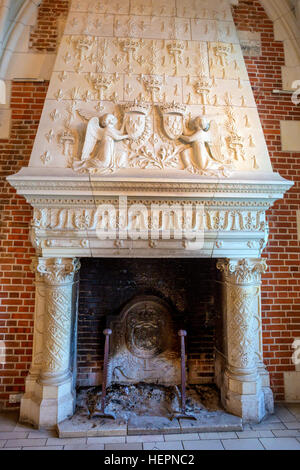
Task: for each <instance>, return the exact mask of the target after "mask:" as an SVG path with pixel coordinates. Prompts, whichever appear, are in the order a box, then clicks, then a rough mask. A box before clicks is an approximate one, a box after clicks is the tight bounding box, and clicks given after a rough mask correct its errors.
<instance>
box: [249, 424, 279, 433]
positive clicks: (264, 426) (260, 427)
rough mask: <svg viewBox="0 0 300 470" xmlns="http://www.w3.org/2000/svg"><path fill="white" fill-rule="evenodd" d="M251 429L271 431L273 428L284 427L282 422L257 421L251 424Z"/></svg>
mask: <svg viewBox="0 0 300 470" xmlns="http://www.w3.org/2000/svg"><path fill="white" fill-rule="evenodd" d="M251 429H252V431H273V430H274V429H286V427H285V425H284V424H283V423H258V424H252V425H251Z"/></svg>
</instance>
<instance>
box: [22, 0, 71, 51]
mask: <svg viewBox="0 0 300 470" xmlns="http://www.w3.org/2000/svg"><path fill="white" fill-rule="evenodd" d="M68 9H69V0H43V1H42V3H41V6H40V7H39V12H38V19H37V24H36V26H35V28H34V29H33V31H32V32H31V35H30V48H31V49H33V50H35V51H39V52H55V51H56V49H57V39H58V26H59V25H58V22H59V20H60V19H64V18H66V16H67V13H68Z"/></svg>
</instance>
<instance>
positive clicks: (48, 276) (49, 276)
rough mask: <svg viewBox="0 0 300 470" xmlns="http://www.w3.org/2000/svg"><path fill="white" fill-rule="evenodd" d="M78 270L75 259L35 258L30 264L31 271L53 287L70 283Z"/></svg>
mask: <svg viewBox="0 0 300 470" xmlns="http://www.w3.org/2000/svg"><path fill="white" fill-rule="evenodd" d="M79 269H80V262H79V260H78V259H76V258H50V259H46V258H35V259H34V260H33V262H32V270H33V271H35V272H36V273H37V274H38V275H39V276H40V278H43V277H44V278H45V280H46V281H47V283H49V284H53V285H56V284H67V283H72V282H73V281H74V275H75V274H76V272H77V271H79Z"/></svg>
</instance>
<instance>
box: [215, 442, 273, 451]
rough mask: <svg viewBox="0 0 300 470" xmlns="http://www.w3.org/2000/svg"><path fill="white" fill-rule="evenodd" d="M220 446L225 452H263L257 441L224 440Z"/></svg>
mask: <svg viewBox="0 0 300 470" xmlns="http://www.w3.org/2000/svg"><path fill="white" fill-rule="evenodd" d="M222 444H223V446H224V447H225V449H226V450H264V448H263V446H262V444H261V442H260V441H259V440H258V439H224V440H222Z"/></svg>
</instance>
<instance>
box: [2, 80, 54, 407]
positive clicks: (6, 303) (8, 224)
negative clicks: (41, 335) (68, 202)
mask: <svg viewBox="0 0 300 470" xmlns="http://www.w3.org/2000/svg"><path fill="white" fill-rule="evenodd" d="M47 89H48V83H30V82H26V83H13V84H12V92H11V108H12V123H11V135H10V139H8V140H0V161H1V170H2V174H3V176H4V177H5V176H8V175H10V174H13V173H16V172H17V171H19V170H20V168H21V167H22V166H26V165H28V162H29V157H30V154H31V150H32V145H33V142H34V138H35V135H36V131H37V127H38V124H39V120H40V116H41V111H42V108H43V103H44V100H45V97H46V93H47ZM0 194H1V200H0V214H1V219H0V407H1V403H2V404H3V403H6V404H7V402H8V397H9V395H10V394H11V393H20V392H22V391H23V390H24V377H25V376H26V375H27V372H28V369H29V367H30V363H31V355H32V332H33V311H34V283H33V274H32V273H31V272H30V263H31V258H32V256H33V255H34V249H33V248H32V246H31V243H30V241H29V225H30V220H31V218H32V210H31V207H30V206H29V205H28V204H27V203H26V202H25V199H24V198H23V197H19V196H17V195H16V192H15V190H14V189H13V188H12V187H11V186H10V185H9V184H8V183H7V182H6V181H5V180H2V181H1V185H0ZM1 341H4V342H5V347H6V348H5V349H6V350H5V351H4V350H3V348H1ZM3 359H4V360H3Z"/></svg>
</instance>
